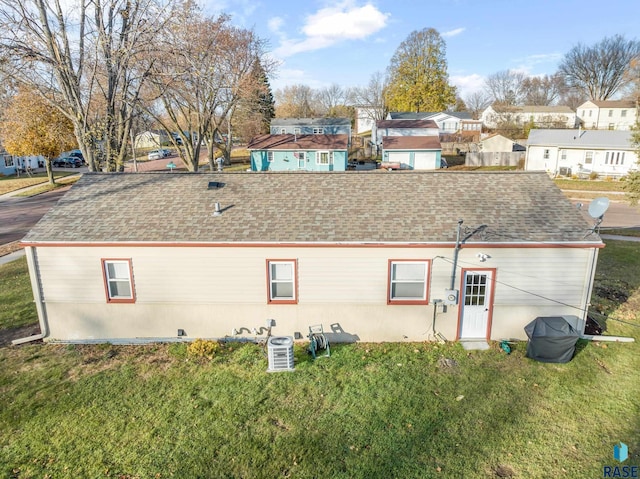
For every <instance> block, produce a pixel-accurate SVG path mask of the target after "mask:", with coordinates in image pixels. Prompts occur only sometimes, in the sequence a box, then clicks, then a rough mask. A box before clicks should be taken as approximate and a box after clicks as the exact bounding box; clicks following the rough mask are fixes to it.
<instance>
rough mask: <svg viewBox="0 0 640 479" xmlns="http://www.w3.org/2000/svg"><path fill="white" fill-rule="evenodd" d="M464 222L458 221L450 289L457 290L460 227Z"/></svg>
mask: <svg viewBox="0 0 640 479" xmlns="http://www.w3.org/2000/svg"><path fill="white" fill-rule="evenodd" d="M463 222H464V221H463V220H462V219H459V220H458V230H457V232H456V248H455V249H454V250H453V269H452V270H451V285H450V286H449V289H455V282H456V268H457V267H458V253H459V252H460V227H461V226H462V223H463Z"/></svg>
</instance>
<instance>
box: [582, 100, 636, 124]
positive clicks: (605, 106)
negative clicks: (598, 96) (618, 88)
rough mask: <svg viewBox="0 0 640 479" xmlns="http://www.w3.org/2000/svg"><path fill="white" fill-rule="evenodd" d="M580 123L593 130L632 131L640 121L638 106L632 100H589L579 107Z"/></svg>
mask: <svg viewBox="0 0 640 479" xmlns="http://www.w3.org/2000/svg"><path fill="white" fill-rule="evenodd" d="M577 115H578V121H579V123H580V125H581V126H582V127H583V128H590V129H592V130H630V129H631V128H632V127H633V125H634V124H635V123H636V120H637V119H638V104H637V103H636V102H635V101H631V100H615V101H609V100H607V101H597V100H589V101H586V102H584V103H583V104H582V105H580V106H579V107H578V111H577Z"/></svg>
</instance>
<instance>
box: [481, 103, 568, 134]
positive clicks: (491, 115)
mask: <svg viewBox="0 0 640 479" xmlns="http://www.w3.org/2000/svg"><path fill="white" fill-rule="evenodd" d="M480 119H481V120H482V123H483V125H484V126H485V127H487V128H492V129H493V128H498V127H499V126H500V125H503V124H507V125H517V126H520V127H523V126H525V125H530V124H532V125H533V126H534V127H538V128H574V127H575V126H576V113H575V112H574V111H573V110H572V109H571V108H569V107H568V106H538V105H525V106H506V105H497V104H493V105H491V106H489V107H487V108H486V109H485V110H484V111H483V112H482V115H481V117H480Z"/></svg>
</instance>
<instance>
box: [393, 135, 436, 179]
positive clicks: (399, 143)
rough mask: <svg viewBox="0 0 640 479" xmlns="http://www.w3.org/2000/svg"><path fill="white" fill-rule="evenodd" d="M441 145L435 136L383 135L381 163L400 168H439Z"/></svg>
mask: <svg viewBox="0 0 640 479" xmlns="http://www.w3.org/2000/svg"><path fill="white" fill-rule="evenodd" d="M441 155H442V147H441V146H440V139H439V138H438V137H437V136H433V135H432V136H383V137H382V165H383V166H386V167H388V168H392V169H400V170H405V169H406V170H436V169H438V168H440V159H441Z"/></svg>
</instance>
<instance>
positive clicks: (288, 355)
mask: <svg viewBox="0 0 640 479" xmlns="http://www.w3.org/2000/svg"><path fill="white" fill-rule="evenodd" d="M267 356H268V358H269V369H267V371H268V372H275V371H293V338H292V337H291V336H273V337H271V338H269V341H268V342H267Z"/></svg>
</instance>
